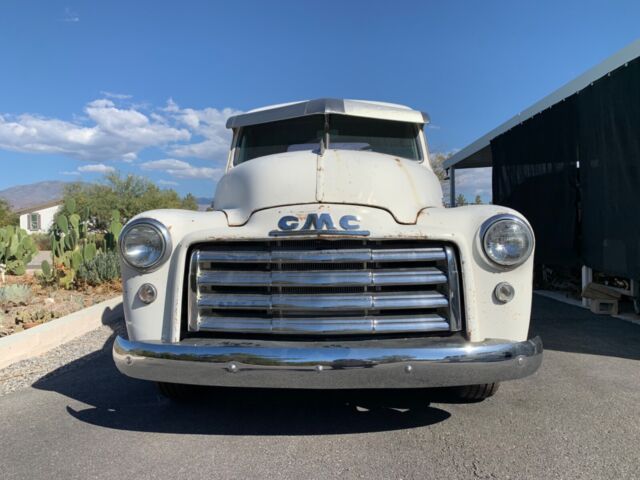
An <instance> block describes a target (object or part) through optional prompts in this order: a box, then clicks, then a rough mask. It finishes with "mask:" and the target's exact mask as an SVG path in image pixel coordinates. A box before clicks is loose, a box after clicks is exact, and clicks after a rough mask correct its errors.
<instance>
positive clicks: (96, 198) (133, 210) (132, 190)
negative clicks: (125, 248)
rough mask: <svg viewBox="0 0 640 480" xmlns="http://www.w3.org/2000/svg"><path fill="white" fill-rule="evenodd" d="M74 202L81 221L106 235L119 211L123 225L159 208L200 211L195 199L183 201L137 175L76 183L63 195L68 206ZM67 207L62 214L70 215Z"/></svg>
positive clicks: (111, 175) (186, 198) (67, 188)
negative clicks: (115, 211) (98, 181)
mask: <svg viewBox="0 0 640 480" xmlns="http://www.w3.org/2000/svg"><path fill="white" fill-rule="evenodd" d="M71 199H72V200H73V201H74V202H75V205H76V211H77V212H79V213H80V216H81V218H82V220H89V222H90V224H91V226H92V227H93V228H94V229H96V230H103V231H106V230H107V229H108V228H109V225H110V223H111V213H112V212H113V210H118V211H119V212H120V215H121V219H122V223H125V222H126V221H128V220H129V219H130V218H131V217H133V216H135V215H137V214H138V213H141V212H144V211H147V210H155V209H158V208H180V209H186V210H197V208H198V205H197V202H196V199H195V197H194V196H193V195H191V194H189V195H187V196H186V197H185V198H181V197H180V195H178V193H177V192H176V191H175V190H171V189H161V188H158V186H157V185H156V184H155V183H153V182H152V181H150V180H148V179H146V178H143V177H139V176H137V175H126V176H121V175H120V174H119V173H110V174H107V175H106V176H105V178H104V181H103V182H102V183H89V184H87V183H73V184H70V185H68V186H67V187H66V188H65V191H64V201H65V205H66V204H68V202H69V200H71ZM68 213H69V212H66V206H65V207H63V208H61V209H60V211H59V214H65V215H67V214H68Z"/></svg>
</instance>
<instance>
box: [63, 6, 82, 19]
mask: <svg viewBox="0 0 640 480" xmlns="http://www.w3.org/2000/svg"><path fill="white" fill-rule="evenodd" d="M62 21H63V22H69V23H77V22H79V21H80V16H79V15H78V14H77V13H76V12H74V11H72V10H71V9H70V8H69V7H67V8H65V9H64V15H63V17H62Z"/></svg>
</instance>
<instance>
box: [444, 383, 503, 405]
mask: <svg viewBox="0 0 640 480" xmlns="http://www.w3.org/2000/svg"><path fill="white" fill-rule="evenodd" d="M498 387H500V384H499V383H483V384H481V385H465V386H463V387H456V388H454V392H453V393H454V394H455V396H456V397H457V398H459V399H460V400H464V401H468V402H479V401H481V400H484V399H485V398H489V397H492V396H493V395H494V394H495V393H496V392H497V391H498Z"/></svg>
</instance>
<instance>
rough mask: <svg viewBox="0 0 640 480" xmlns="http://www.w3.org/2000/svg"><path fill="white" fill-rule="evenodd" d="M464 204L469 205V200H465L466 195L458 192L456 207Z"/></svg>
mask: <svg viewBox="0 0 640 480" xmlns="http://www.w3.org/2000/svg"><path fill="white" fill-rule="evenodd" d="M464 205H469V202H467V197H465V196H464V195H463V194H461V193H459V194H458V196H457V197H456V207H463V206H464Z"/></svg>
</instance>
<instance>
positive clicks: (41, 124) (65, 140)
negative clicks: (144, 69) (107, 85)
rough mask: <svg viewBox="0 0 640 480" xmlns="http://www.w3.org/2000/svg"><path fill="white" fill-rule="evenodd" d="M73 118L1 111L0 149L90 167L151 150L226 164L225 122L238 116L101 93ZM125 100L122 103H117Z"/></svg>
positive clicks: (193, 170)
mask: <svg viewBox="0 0 640 480" xmlns="http://www.w3.org/2000/svg"><path fill="white" fill-rule="evenodd" d="M101 93H102V95H103V97H102V98H98V99H95V100H93V101H91V102H89V103H87V104H86V105H85V108H84V111H83V112H82V113H81V114H79V113H75V114H73V115H72V116H71V118H72V120H64V119H60V118H50V117H43V116H41V115H37V114H32V113H23V114H18V115H13V114H7V113H0V150H11V151H17V152H25V153H40V154H49V155H64V156H67V157H71V158H75V159H78V160H83V161H89V162H94V163H104V162H109V161H123V162H126V163H132V162H134V161H135V160H137V158H138V156H139V154H140V152H141V151H143V150H145V149H147V148H155V149H158V150H160V151H165V152H167V153H169V154H170V155H171V156H174V157H178V158H201V159H206V160H208V161H210V162H213V163H214V164H217V165H219V166H220V167H221V166H222V165H223V164H224V163H225V162H226V158H227V152H228V148H229V143H230V140H231V132H230V131H229V130H227V129H226V126H225V125H226V121H227V119H228V118H229V117H230V116H231V115H235V114H238V113H241V112H239V111H237V110H234V109H231V108H223V109H217V108H211V107H207V108H203V109H194V108H181V107H180V106H179V105H178V104H177V103H176V102H175V101H174V100H173V99H169V100H168V101H167V104H166V106H165V107H161V108H155V107H153V106H150V105H148V104H133V103H131V102H129V101H128V100H129V99H130V98H131V96H130V95H128V94H122V93H114V92H109V91H103V92H101ZM121 102H126V103H127V105H122V104H121ZM172 170H174V172H173V174H174V175H176V176H178V175H181V176H183V177H184V178H188V177H186V176H187V175H194V176H197V175H200V176H201V175H204V176H206V177H207V178H215V177H216V176H218V172H219V171H218V169H217V168H209V167H200V168H199V167H194V166H191V167H190V168H174V169H172Z"/></svg>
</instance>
